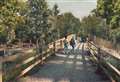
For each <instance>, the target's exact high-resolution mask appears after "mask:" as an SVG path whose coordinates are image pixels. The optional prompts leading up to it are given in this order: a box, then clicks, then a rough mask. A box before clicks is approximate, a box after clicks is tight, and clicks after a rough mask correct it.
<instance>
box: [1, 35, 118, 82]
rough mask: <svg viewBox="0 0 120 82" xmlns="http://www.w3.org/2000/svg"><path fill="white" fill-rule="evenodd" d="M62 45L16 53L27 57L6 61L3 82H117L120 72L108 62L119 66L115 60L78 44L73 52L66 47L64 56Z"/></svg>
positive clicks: (91, 47)
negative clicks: (36, 52) (113, 62)
mask: <svg viewBox="0 0 120 82" xmlns="http://www.w3.org/2000/svg"><path fill="white" fill-rule="evenodd" d="M70 38H71V35H70V36H68V40H70ZM62 41H63V38H62V39H60V40H57V41H55V42H53V43H50V44H49V45H48V47H49V48H47V49H46V50H44V51H43V52H42V53H41V54H37V55H36V54H35V53H33V52H34V51H32V50H33V49H30V50H29V49H28V50H26V51H25V52H22V53H19V54H26V55H20V56H18V57H17V56H16V55H13V56H11V58H13V59H11V58H10V56H9V57H6V58H5V61H2V63H3V70H2V71H3V82H120V69H119V68H118V67H116V66H114V64H112V63H111V62H109V58H113V59H114V60H115V61H117V62H120V59H119V58H118V57H116V56H114V55H109V53H105V52H104V51H103V50H102V49H101V48H100V47H98V46H96V45H95V44H94V43H92V42H86V43H80V42H77V45H76V48H75V50H74V51H73V50H72V49H71V47H70V46H69V48H68V50H67V51H68V53H64V50H63V43H62ZM7 66H9V67H7Z"/></svg>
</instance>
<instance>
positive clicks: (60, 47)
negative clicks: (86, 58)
mask: <svg viewBox="0 0 120 82" xmlns="http://www.w3.org/2000/svg"><path fill="white" fill-rule="evenodd" d="M60 48H62V40H60Z"/></svg>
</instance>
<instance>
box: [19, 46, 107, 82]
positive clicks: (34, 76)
mask: <svg viewBox="0 0 120 82" xmlns="http://www.w3.org/2000/svg"><path fill="white" fill-rule="evenodd" d="M84 47H85V46H84V45H83V44H80V45H79V47H78V48H77V49H76V50H75V51H74V52H69V54H63V53H56V56H52V57H49V58H48V59H47V60H46V63H45V64H44V65H43V66H39V67H38V68H39V69H38V71H37V72H35V73H30V74H27V75H26V76H25V77H22V78H21V79H20V80H19V82H109V81H107V80H102V79H101V78H102V77H101V76H100V75H98V74H96V73H95V72H96V69H97V67H96V66H95V65H93V64H92V63H91V62H90V60H89V56H87V55H85V54H84V53H83V52H84V50H85V49H84Z"/></svg>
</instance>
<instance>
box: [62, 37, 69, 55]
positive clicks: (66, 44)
mask: <svg viewBox="0 0 120 82" xmlns="http://www.w3.org/2000/svg"><path fill="white" fill-rule="evenodd" d="M63 43H64V53H65V54H66V53H67V49H68V41H67V36H65V40H64V41H63Z"/></svg>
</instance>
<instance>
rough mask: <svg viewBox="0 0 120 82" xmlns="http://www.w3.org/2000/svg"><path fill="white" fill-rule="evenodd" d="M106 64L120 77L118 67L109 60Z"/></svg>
mask: <svg viewBox="0 0 120 82" xmlns="http://www.w3.org/2000/svg"><path fill="white" fill-rule="evenodd" d="M106 64H107V65H108V66H109V67H110V68H111V69H112V70H113V71H114V72H115V73H116V74H117V75H118V76H119V77H120V71H119V70H118V69H117V68H116V67H114V66H113V65H112V64H110V63H109V62H106Z"/></svg>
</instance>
